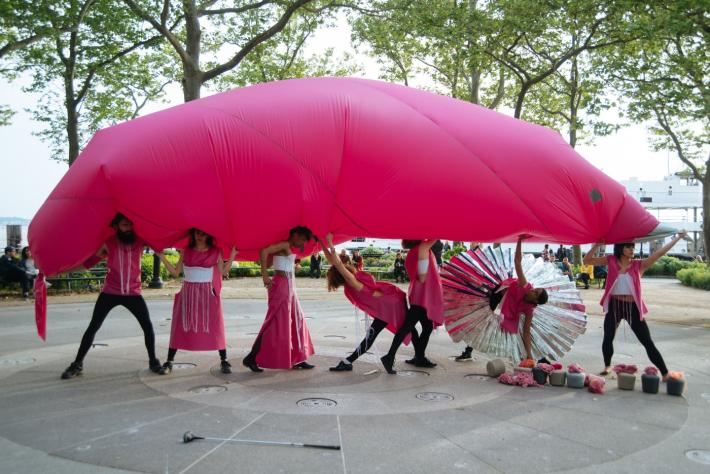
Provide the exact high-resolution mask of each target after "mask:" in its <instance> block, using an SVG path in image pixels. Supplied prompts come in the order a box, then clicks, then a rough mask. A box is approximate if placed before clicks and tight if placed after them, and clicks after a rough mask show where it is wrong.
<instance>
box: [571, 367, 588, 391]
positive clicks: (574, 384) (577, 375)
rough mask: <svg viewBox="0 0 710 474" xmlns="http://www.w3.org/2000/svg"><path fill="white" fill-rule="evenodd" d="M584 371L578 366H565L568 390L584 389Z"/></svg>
mask: <svg viewBox="0 0 710 474" xmlns="http://www.w3.org/2000/svg"><path fill="white" fill-rule="evenodd" d="M585 379H586V377H585V375H584V369H583V368H582V367H581V366H580V365H578V364H570V365H568V366H567V386H568V387H570V388H584V381H585Z"/></svg>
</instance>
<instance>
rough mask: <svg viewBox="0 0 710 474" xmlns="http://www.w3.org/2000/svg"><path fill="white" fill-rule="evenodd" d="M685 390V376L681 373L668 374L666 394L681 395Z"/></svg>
mask: <svg viewBox="0 0 710 474" xmlns="http://www.w3.org/2000/svg"><path fill="white" fill-rule="evenodd" d="M684 390H685V376H684V375H683V372H668V381H667V382H666V392H667V393H668V395H676V396H681V395H683V391H684Z"/></svg>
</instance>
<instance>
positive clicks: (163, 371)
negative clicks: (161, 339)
mask: <svg viewBox="0 0 710 474" xmlns="http://www.w3.org/2000/svg"><path fill="white" fill-rule="evenodd" d="M172 371H173V363H172V362H171V361H167V362H166V363H164V364H163V366H162V367H161V368H160V369H159V370H158V373H159V374H160V375H168V374H169V373H170V372H172Z"/></svg>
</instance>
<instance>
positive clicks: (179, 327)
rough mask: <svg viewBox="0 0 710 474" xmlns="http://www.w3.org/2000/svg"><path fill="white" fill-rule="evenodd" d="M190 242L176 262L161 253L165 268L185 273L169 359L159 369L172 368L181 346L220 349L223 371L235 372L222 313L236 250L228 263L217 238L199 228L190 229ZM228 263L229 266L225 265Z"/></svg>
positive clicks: (175, 307)
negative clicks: (222, 294)
mask: <svg viewBox="0 0 710 474" xmlns="http://www.w3.org/2000/svg"><path fill="white" fill-rule="evenodd" d="M189 238H190V241H189V243H188V246H187V247H186V248H185V250H184V251H183V252H182V254H181V255H180V260H178V262H177V265H173V264H172V263H171V262H170V261H169V260H168V259H167V258H165V255H164V254H163V253H162V252H161V253H160V254H159V256H160V260H162V262H163V263H164V264H165V268H167V269H168V271H169V272H170V273H171V274H172V275H173V276H175V277H177V276H179V275H180V273H183V274H184V275H185V277H184V279H183V281H182V288H181V289H180V291H179V292H178V293H177V294H176V295H175V302H174V303H173V318H172V327H171V330H170V346H169V349H168V360H167V361H166V362H165V364H163V366H162V367H161V369H160V372H159V373H160V374H161V375H165V374H168V373H170V372H171V371H172V369H173V361H174V360H175V354H176V353H177V351H178V349H185V350H188V351H212V350H217V351H219V358H220V361H221V362H220V370H221V371H222V373H223V374H230V373H232V369H231V367H232V366H231V365H230V363H229V361H228V360H227V343H226V341H225V339H224V316H223V314H222V299H221V297H220V292H221V290H222V276H223V275H224V274H226V273H227V272H229V269H230V268H231V266H232V262H233V261H234V257H235V256H236V254H237V249H235V248H232V252H231V254H230V256H229V260H228V261H227V262H225V261H224V259H223V257H222V251H221V250H220V249H219V248H218V247H216V246H215V245H214V238H213V237H212V236H211V235H208V234H206V233H205V232H203V231H201V230H199V229H195V228H193V229H190V232H189ZM225 263H226V265H225Z"/></svg>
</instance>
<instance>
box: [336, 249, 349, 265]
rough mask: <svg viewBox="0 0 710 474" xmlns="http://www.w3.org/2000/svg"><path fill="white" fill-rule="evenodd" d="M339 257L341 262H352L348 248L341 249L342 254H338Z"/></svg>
mask: <svg viewBox="0 0 710 474" xmlns="http://www.w3.org/2000/svg"><path fill="white" fill-rule="evenodd" d="M338 257H340V261H341V262H343V263H350V255H348V252H347V250H345V249H343V250H341V251H340V255H338Z"/></svg>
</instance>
